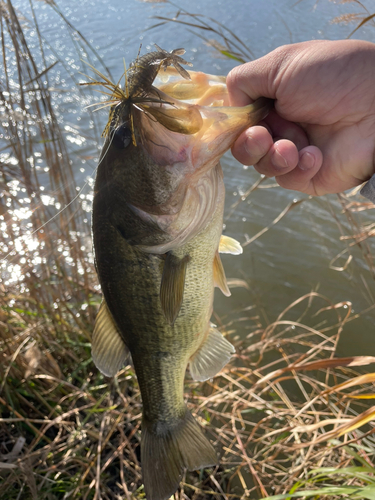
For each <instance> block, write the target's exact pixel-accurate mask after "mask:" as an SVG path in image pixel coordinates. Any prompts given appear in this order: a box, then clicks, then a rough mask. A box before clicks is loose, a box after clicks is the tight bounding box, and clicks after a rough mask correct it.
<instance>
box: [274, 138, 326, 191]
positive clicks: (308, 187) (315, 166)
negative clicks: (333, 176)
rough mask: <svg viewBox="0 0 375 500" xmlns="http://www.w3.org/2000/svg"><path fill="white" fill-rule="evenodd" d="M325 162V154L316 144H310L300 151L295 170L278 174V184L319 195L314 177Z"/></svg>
mask: <svg viewBox="0 0 375 500" xmlns="http://www.w3.org/2000/svg"><path fill="white" fill-rule="evenodd" d="M322 164H323V154H322V152H321V151H320V149H319V148H317V147H316V146H308V147H306V148H304V149H302V150H301V151H300V152H299V159H298V165H297V166H296V168H294V169H293V170H291V171H289V172H286V173H284V174H280V175H276V176H275V178H276V180H277V182H278V184H279V185H280V186H281V187H283V188H286V189H293V190H295V191H301V192H302V193H306V194H310V195H313V196H317V195H318V194H322V193H317V191H316V189H315V185H314V177H315V176H316V174H317V173H318V172H319V170H320V168H321V166H322Z"/></svg>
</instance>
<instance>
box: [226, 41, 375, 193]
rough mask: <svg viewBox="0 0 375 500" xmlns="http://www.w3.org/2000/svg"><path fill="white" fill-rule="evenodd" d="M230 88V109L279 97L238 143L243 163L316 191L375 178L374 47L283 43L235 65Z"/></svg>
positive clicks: (288, 184)
mask: <svg viewBox="0 0 375 500" xmlns="http://www.w3.org/2000/svg"><path fill="white" fill-rule="evenodd" d="M227 87H228V91H229V96H230V101H231V104H232V105H233V106H244V105H246V104H249V103H251V102H252V101H253V100H255V99H257V98H258V97H261V96H264V97H270V98H272V99H275V110H273V111H272V112H271V113H270V114H269V115H268V117H267V118H266V119H265V120H264V121H263V122H262V123H261V124H258V125H257V126H254V127H250V128H248V129H247V130H246V131H245V132H243V133H242V134H241V136H240V137H239V138H238V139H237V141H236V142H235V144H234V145H233V147H232V153H233V155H234V156H235V157H236V158H237V159H238V160H239V161H240V162H241V163H243V164H245V165H254V167H255V168H256V170H257V171H258V172H260V173H262V174H265V175H266V176H268V177H272V176H275V178H276V180H277V182H278V183H279V184H280V186H282V187H285V188H287V189H295V190H298V191H302V192H304V193H307V194H312V195H323V194H326V193H338V192H340V191H344V190H345V189H349V188H351V187H354V186H356V185H358V184H361V183H362V182H364V181H366V180H367V179H369V178H370V177H371V176H372V175H373V173H374V154H375V44H372V43H368V42H363V41H359V40H340V41H334V42H330V41H324V40H322V41H311V42H303V43H298V44H294V45H285V46H283V47H279V48H278V49H276V50H274V51H273V52H271V53H269V54H267V55H266V56H264V57H262V58H260V59H257V60H255V61H252V62H249V63H246V64H243V65H241V66H238V67H236V68H234V69H233V70H232V71H231V72H230V73H229V75H228V77H227Z"/></svg>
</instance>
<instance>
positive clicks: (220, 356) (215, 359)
mask: <svg viewBox="0 0 375 500" xmlns="http://www.w3.org/2000/svg"><path fill="white" fill-rule="evenodd" d="M235 352H236V350H235V348H234V347H233V346H232V344H231V343H230V342H228V341H227V339H226V338H224V337H223V335H222V334H221V333H220V332H219V330H217V328H215V326H214V325H213V324H212V323H211V326H210V329H209V332H208V335H207V338H206V339H205V341H204V342H203V344H202V345H201V347H200V348H199V350H198V351H197V352H196V353H195V354H194V356H193V357H192V358H191V359H190V374H191V376H192V377H193V379H194V380H199V381H200V382H203V381H204V380H208V379H209V378H212V377H214V376H215V375H216V374H217V373H218V372H219V371H220V370H221V369H222V368H223V367H224V366H225V365H226V364H227V363H228V361H229V360H230V358H231V356H232V354H234V353H235Z"/></svg>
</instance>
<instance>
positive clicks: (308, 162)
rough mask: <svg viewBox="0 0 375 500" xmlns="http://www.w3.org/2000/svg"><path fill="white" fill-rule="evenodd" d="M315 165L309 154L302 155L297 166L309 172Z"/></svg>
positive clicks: (312, 157) (313, 158)
mask: <svg viewBox="0 0 375 500" xmlns="http://www.w3.org/2000/svg"><path fill="white" fill-rule="evenodd" d="M314 165H315V157H314V156H313V155H312V154H311V153H303V154H302V155H301V157H300V159H299V162H298V166H299V168H300V169H301V170H310V169H311V168H313V167H314Z"/></svg>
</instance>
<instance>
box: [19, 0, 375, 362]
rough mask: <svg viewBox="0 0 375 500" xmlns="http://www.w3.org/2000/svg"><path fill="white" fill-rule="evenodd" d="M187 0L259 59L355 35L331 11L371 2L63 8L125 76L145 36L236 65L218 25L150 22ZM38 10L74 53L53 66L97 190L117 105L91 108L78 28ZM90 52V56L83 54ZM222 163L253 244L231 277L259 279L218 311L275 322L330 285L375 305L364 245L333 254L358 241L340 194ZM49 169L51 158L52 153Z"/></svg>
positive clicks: (55, 46) (239, 230)
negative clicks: (323, 193) (255, 309)
mask: <svg viewBox="0 0 375 500" xmlns="http://www.w3.org/2000/svg"><path fill="white" fill-rule="evenodd" d="M365 4H366V3H365ZM367 4H368V6H369V8H370V2H367ZM14 5H15V6H16V7H17V8H18V9H19V10H20V11H21V12H23V13H24V15H25V17H26V18H30V17H31V14H30V9H29V3H28V1H26V0H22V1H21V0H19V1H16V2H14ZM179 7H183V8H185V9H188V10H189V12H190V13H194V14H199V15H203V16H209V17H212V18H213V19H215V20H216V21H218V22H220V23H222V24H223V25H224V26H225V27H226V28H229V29H230V30H232V31H233V32H234V33H235V34H236V36H237V37H238V38H239V39H241V40H242V41H243V42H244V43H245V44H246V45H247V46H248V47H249V49H250V50H251V52H252V54H253V56H254V57H260V56H262V55H263V54H265V53H267V52H269V51H271V50H272V49H274V48H276V47H277V46H279V45H282V44H285V43H290V42H299V41H304V40H311V39H340V38H345V37H346V36H347V35H348V34H349V33H350V32H351V30H352V29H353V28H354V27H355V24H354V25H353V24H350V25H344V24H337V23H336V24H335V23H334V24H333V23H332V22H331V20H332V19H333V18H334V17H336V16H339V15H342V14H346V13H349V12H360V7H359V6H358V5H356V4H355V3H344V4H341V3H340V2H337V3H334V2H330V1H328V0H320V1H315V0H303V1H299V2H298V1H295V0H226V1H219V0H205V1H204V2H202V1H198V0H190V1H189V2H186V1H183V2H181V3H180V4H176V5H171V4H165V3H147V2H139V1H136V0H80V1H79V2H77V1H76V0H64V2H60V3H59V9H60V10H61V12H62V13H63V14H64V16H65V17H66V18H67V19H68V20H69V21H70V22H71V23H72V25H74V27H75V28H76V29H78V30H79V32H80V33H81V34H82V35H83V36H84V37H85V38H86V39H87V40H89V41H90V43H91V44H92V45H93V46H94V47H95V49H96V50H97V52H98V54H99V55H100V57H101V58H102V59H103V60H104V61H105V64H106V66H107V67H108V68H109V70H110V72H111V74H112V75H113V77H114V79H115V80H116V79H117V78H119V77H120V75H121V73H122V71H123V58H125V59H126V61H127V62H130V61H131V60H133V59H134V58H135V57H136V55H137V52H138V49H139V45H140V43H142V52H144V51H148V50H152V44H153V43H157V44H158V45H160V46H161V47H163V48H165V49H167V50H171V49H173V48H176V47H184V48H185V49H186V58H187V59H188V60H189V61H191V62H192V63H193V65H194V68H193V69H194V70H201V71H204V72H207V73H213V74H224V75H225V74H227V73H228V72H229V71H230V69H231V68H232V67H234V66H235V65H236V64H237V63H236V62H235V61H234V60H232V59H228V58H225V57H222V56H218V53H217V52H216V51H215V50H214V49H213V48H212V47H209V46H208V45H207V44H206V43H205V42H204V40H202V38H200V36H202V35H203V36H206V37H207V38H214V35H213V34H212V33H210V32H205V33H202V31H199V30H197V29H194V28H193V27H190V28H189V27H186V26H184V25H182V24H176V23H169V24H168V25H163V26H158V27H155V28H153V29H148V28H150V27H152V26H153V25H155V24H157V23H158V22H159V21H158V20H156V19H153V17H154V16H167V17H173V16H174V15H175V14H176V12H177V11H178V9H179ZM35 14H36V16H37V19H38V22H39V24H40V29H41V32H42V33H43V37H44V38H45V40H47V41H48V43H49V45H50V47H51V49H49V50H48V51H47V52H48V53H49V57H50V60H51V62H52V61H54V60H55V56H59V57H60V58H61V59H62V60H63V61H65V67H63V65H62V64H58V65H56V66H55V67H54V68H53V69H52V70H51V71H50V73H49V82H50V85H51V86H53V87H55V88H56V91H55V94H54V103H55V106H56V109H57V110H58V111H59V116H60V120H62V121H63V125H64V126H65V129H66V132H67V135H68V140H69V141H70V142H69V144H70V147H71V150H72V153H73V156H72V157H73V158H74V168H75V172H76V175H77V182H78V184H79V185H82V186H83V185H84V184H85V182H86V181H87V179H88V187H87V188H86V192H89V190H90V185H92V178H91V177H92V175H93V172H94V170H95V166H96V160H95V158H96V157H97V155H98V143H99V144H100V141H101V140H100V138H99V136H100V132H101V130H102V128H103V127H104V124H105V122H106V116H107V115H106V112H105V111H102V112H99V113H98V114H97V115H96V117H97V122H94V121H93V117H92V115H90V114H89V113H88V112H87V110H85V106H87V105H88V104H90V103H92V102H95V101H97V100H98V99H99V97H98V94H96V95H95V94H92V93H90V92H88V91H87V92H86V91H85V90H83V93H82V92H81V93H80V92H78V90H77V85H76V84H75V83H74V82H73V81H72V79H71V78H70V77H69V75H68V72H70V73H71V74H74V75H75V76H76V78H77V80H84V79H85V77H81V76H80V75H78V71H82V67H83V65H82V63H81V62H80V56H79V55H78V54H77V50H76V49H77V46H78V42H79V36H78V35H77V33H76V32H73V34H72V33H71V32H70V31H69V30H68V29H67V28H62V22H61V18H60V17H59V15H58V14H57V13H56V12H55V11H54V10H53V9H52V8H51V6H50V5H48V4H47V3H45V2H43V1H41V2H36V3H35ZM356 36H358V38H362V39H367V40H369V41H375V29H374V27H372V26H365V27H364V28H362V29H361V30H359V31H358V32H357V33H356ZM28 37H29V39H30V43H31V44H32V43H35V44H37V34H36V33H32V32H29V33H28ZM81 57H82V58H85V54H84V53H83V52H81ZM89 71H90V70H89V68H85V69H84V72H86V73H88V72H89ZM85 92H86V93H85ZM222 166H223V170H224V178H225V184H226V189H227V198H226V216H225V225H226V229H225V230H226V234H228V235H230V236H232V237H235V238H236V239H238V240H239V241H240V242H242V243H244V242H249V244H248V245H247V246H246V247H245V248H244V253H243V255H241V256H238V257H235V256H224V258H223V261H224V265H225V268H226V273H227V276H228V277H230V278H240V279H242V280H245V281H246V282H247V283H248V285H249V288H250V289H249V290H246V289H243V288H240V289H235V290H234V291H233V295H232V297H230V298H229V299H228V298H224V297H222V296H221V295H220V293H217V295H216V301H215V311H216V312H217V313H218V314H219V315H220V316H225V315H227V314H230V313H231V311H238V310H241V309H243V308H246V307H247V306H248V305H249V304H251V303H253V302H254V301H255V302H256V303H257V304H261V306H262V309H263V311H264V315H265V317H267V318H268V319H269V321H273V320H275V319H276V317H277V316H278V314H279V313H280V312H281V311H283V309H285V307H287V306H288V305H289V304H290V303H291V302H293V301H294V300H297V299H298V298H299V297H301V296H302V295H304V294H307V293H309V292H310V291H312V290H319V293H321V294H323V295H325V296H327V297H328V298H329V299H330V300H331V301H332V303H336V302H341V301H350V302H351V303H352V304H353V308H354V311H355V313H359V312H361V311H363V310H365V309H367V308H369V307H371V305H372V304H374V300H373V298H372V295H375V286H374V283H373V279H372V277H371V275H370V273H369V271H368V269H367V267H366V264H365V263H364V260H363V258H362V253H361V252H360V250H359V249H358V248H356V247H355V248H353V249H352V250H351V252H352V255H353V258H352V260H351V262H350V263H349V265H348V267H347V268H346V269H345V270H344V271H338V270H336V269H334V268H333V267H332V265H331V266H330V263H331V261H332V260H333V259H334V258H335V257H336V256H337V255H338V254H339V253H340V252H342V251H343V250H345V249H346V242H345V241H340V236H341V232H340V231H341V229H340V225H341V228H342V229H343V230H344V231H345V230H346V229H347V228H348V227H349V223H348V222H347V219H346V218H345V217H342V215H341V214H340V211H341V208H340V203H339V201H338V198H337V197H336V196H329V197H323V198H320V199H309V198H308V197H307V196H305V195H302V194H300V193H296V192H293V191H287V190H284V189H282V188H280V187H277V186H276V185H275V183H274V182H273V181H272V180H266V182H263V183H262V184H260V187H259V188H258V189H256V190H255V191H253V192H252V193H250V194H249V195H248V196H245V193H246V192H247V191H248V190H249V188H250V187H251V186H252V185H254V183H255V182H257V181H258V179H259V174H257V173H256V172H255V171H254V170H253V169H252V168H245V167H244V166H242V165H241V164H239V163H238V162H236V161H235V160H234V159H233V158H232V156H231V155H230V153H227V154H226V155H225V157H224V158H223V160H222ZM40 168H43V160H42V159H41V165H40ZM293 200H296V201H297V200H304V201H303V202H302V203H299V204H295V206H294V208H293V209H292V210H290V211H289V212H288V213H287V214H286V215H285V216H284V217H283V218H281V219H280V221H279V222H278V223H277V224H274V225H273V226H272V227H270V229H269V230H268V231H266V232H264V234H262V235H260V236H259V237H257V238H256V239H253V238H254V236H255V235H257V234H258V233H259V232H260V231H262V229H263V228H265V227H268V226H269V225H270V224H271V223H272V221H274V219H275V218H277V217H278V215H279V214H280V213H281V212H282V211H283V210H284V209H285V208H286V207H287V206H288V204H289V203H291V202H293ZM234 205H235V207H234V208H233V209H232V208H231V207H232V206H234ZM332 212H333V213H335V214H336V215H337V217H338V219H339V222H340V224H338V221H337V220H336V219H335V218H334V217H333V215H332ZM371 218H372V219H374V215H373V214H372V212H371V211H366V213H365V216H364V219H365V220H366V221H369V220H371ZM347 257H348V254H347V253H345V254H344V255H343V257H342V258H340V259H339V260H337V261H336V262H335V263H334V266H336V267H340V266H343V264H344V262H345V261H346V260H347ZM364 281H365V282H366V283H367V285H366V286H365V285H364ZM352 314H353V313H352ZM374 321H375V316H374V314H373V313H372V312H371V311H369V312H367V313H364V314H362V315H361V316H360V317H359V318H358V319H356V320H355V321H352V322H350V323H348V325H347V326H346V327H345V330H344V333H343V336H342V341H341V343H340V345H339V348H338V354H339V355H355V354H358V355H359V354H373V355H374V354H375V346H374V343H373V342H372V336H373V334H374ZM236 328H237V330H238V331H239V333H240V334H241V335H244V334H245V333H246V331H243V332H241V327H240V326H239V325H237V327H236Z"/></svg>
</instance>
